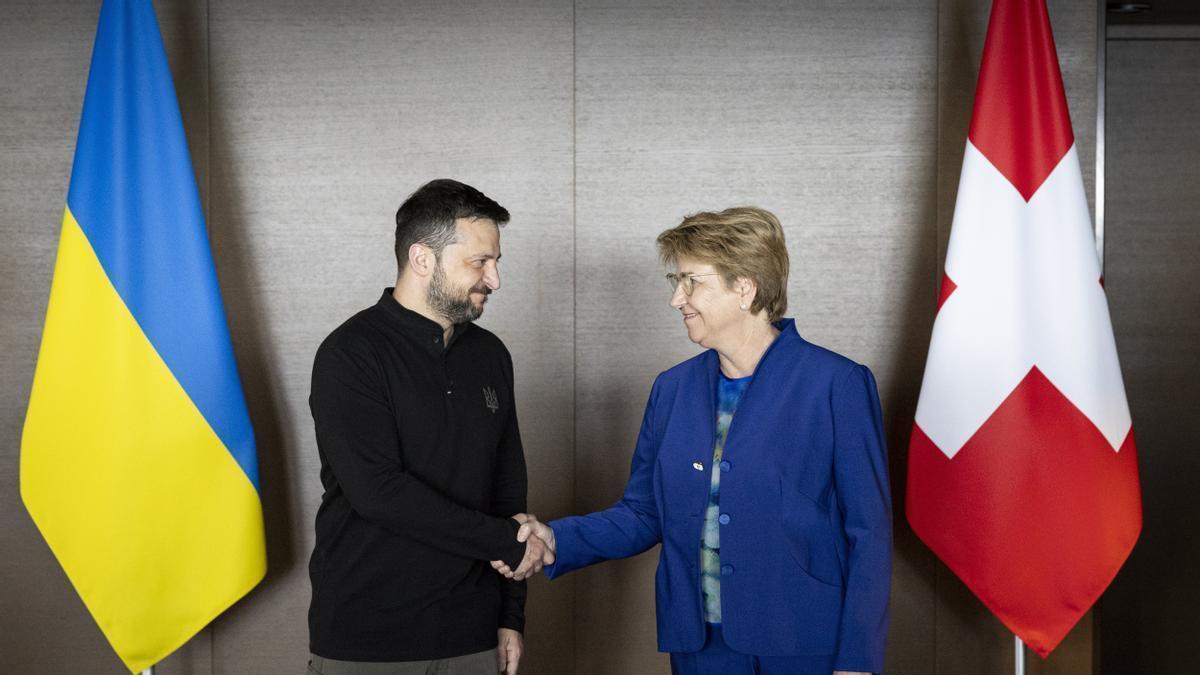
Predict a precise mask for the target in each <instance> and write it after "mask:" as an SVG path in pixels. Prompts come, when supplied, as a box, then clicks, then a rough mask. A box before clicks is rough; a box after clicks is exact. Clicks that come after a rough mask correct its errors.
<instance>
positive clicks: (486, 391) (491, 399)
mask: <svg viewBox="0 0 1200 675" xmlns="http://www.w3.org/2000/svg"><path fill="white" fill-rule="evenodd" d="M483 402H484V404H485V405H486V406H487V407H488V410H491V411H492V413H493V414H495V412H496V411H497V410H499V409H500V401H499V400H498V399H497V398H496V390H495V389H492V388H491V387H484V388H483Z"/></svg>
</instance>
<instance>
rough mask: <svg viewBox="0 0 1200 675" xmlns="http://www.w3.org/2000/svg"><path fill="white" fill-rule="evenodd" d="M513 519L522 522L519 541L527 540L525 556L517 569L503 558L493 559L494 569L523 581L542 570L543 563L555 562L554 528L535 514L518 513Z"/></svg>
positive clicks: (515, 579) (518, 536)
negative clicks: (507, 563) (511, 566)
mask: <svg viewBox="0 0 1200 675" xmlns="http://www.w3.org/2000/svg"><path fill="white" fill-rule="evenodd" d="M513 520H515V521H517V522H518V523H521V528H520V529H519V530H517V541H521V542H525V557H524V558H522V559H521V563H520V564H519V565H518V566H517V569H515V570H513V569H512V568H510V567H509V566H508V565H506V564H505V563H504V561H503V560H493V561H492V569H495V570H496V571H497V572H499V573H500V574H503V575H504V576H505V577H507V578H509V579H512V580H514V581H523V580H525V579H528V578H529V577H531V576H533V575H535V574H537V573H538V572H541V571H542V566H543V565H550V564H552V563H553V562H554V546H555V542H554V530H552V529H551V528H550V526H549V525H546V524H545V523H542V522H541V521H539V520H538V519H537V516H535V515H533V514H525V513H518V514H517V515H515V516H513Z"/></svg>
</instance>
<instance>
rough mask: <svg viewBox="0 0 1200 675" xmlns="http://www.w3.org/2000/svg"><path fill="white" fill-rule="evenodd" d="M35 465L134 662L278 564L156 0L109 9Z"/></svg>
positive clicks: (37, 395)
mask: <svg viewBox="0 0 1200 675" xmlns="http://www.w3.org/2000/svg"><path fill="white" fill-rule="evenodd" d="M20 480H21V496H22V499H23V501H24V503H25V506H26V508H27V509H28V510H29V513H30V515H31V516H32V518H33V520H34V522H35V523H36V524H37V527H38V529H39V530H40V531H41V533H42V536H43V537H44V538H45V540H46V542H47V543H48V544H49V546H50V549H51V550H52V551H53V553H54V555H55V556H56V557H57V559H58V561H59V563H60V564H61V565H62V567H63V570H64V571H65V572H66V574H67V576H68V578H69V579H70V581H71V583H72V584H73V585H74V587H75V589H76V590H77V591H78V593H79V595H80V597H81V598H82V599H83V601H84V603H85V605H86V606H87V608H88V610H89V611H90V612H91V614H92V616H93V617H94V618H95V620H96V623H97V624H98V625H99V627H100V629H101V630H102V631H103V633H104V635H105V637H107V638H108V640H109V642H110V643H111V644H112V646H113V648H114V649H115V650H116V652H117V654H118V656H119V657H120V658H121V660H122V661H124V663H125V665H126V666H127V667H128V668H129V669H130V670H131V671H135V672H136V671H140V670H142V669H144V668H146V667H148V666H150V665H153V664H154V663H156V662H158V661H160V660H161V659H162V658H164V657H165V656H167V655H168V654H170V653H171V652H172V651H174V650H175V649H177V648H178V647H179V646H181V645H182V644H183V643H185V642H186V641H187V640H188V639H190V638H191V637H192V636H193V635H195V633H196V632H198V631H199V630H201V629H203V628H204V627H205V626H206V625H207V624H208V623H209V622H210V621H212V619H213V618H214V617H216V616H217V615H218V614H220V613H221V612H222V611H224V610H225V609H226V608H228V607H229V606H230V605H231V604H232V603H234V602H235V601H236V600H237V599H238V598H240V597H242V596H243V595H245V594H246V593H247V592H248V591H249V590H250V589H251V588H253V587H254V586H255V585H256V584H257V583H258V582H259V581H260V580H261V579H262V578H263V575H264V574H265V571H266V553H265V544H264V535H263V519H262V504H261V499H260V496H259V481H258V464H257V457H256V451H255V445H254V434H253V430H252V429H251V426H250V419H249V415H248V414H247V411H246V404H245V399H244V397H243V394H242V388H241V383H240V380H239V378H238V374H237V369H236V364H235V361H234V355H233V349H232V345H231V342H230V339H229V332H228V328H227V326H226V321H225V313H224V309H223V307H222V303H221V296H220V291H219V289H218V286H217V278H216V273H215V269H214V266H213V261H212V254H211V251H210V249H209V245H208V237H207V232H206V229H205V225H204V217H203V213H202V211H201V208H200V200H199V195H198V193H197V190H196V184H195V178H194V176H193V174H192V167H191V160H190V156H189V153H188V147H187V141H186V139H185V137H184V131H183V124H182V120H181V117H180V114H179V105H178V102H177V101H176V98H175V88H174V85H173V83H172V80H171V73H170V70H169V68H168V64H167V59H166V53H165V51H164V49H163V44H162V38H161V36H160V34H159V30H158V23H157V20H156V18H155V15H154V10H153V8H152V7H151V5H150V2H149V1H148V0H106V1H105V2H104V3H103V6H102V8H101V11H100V20H99V25H98V28H97V32H96V42H95V46H94V48H93V53H92V64H91V72H90V75H89V78H88V84H87V92H86V94H85V97H84V105H83V114H82V117H81V120H80V125H79V137H78V140H77V143H76V149H75V159H74V165H73V168H72V173H71V184H70V189H69V192H68V195H67V208H66V211H65V214H64V216H63V224H62V235H61V239H60V241H59V248H58V258H57V262H56V264H55V269H54V280H53V283H52V285H51V289H50V301H49V305H48V308H47V310H46V324H45V329H44V331H43V335H42V344H41V349H40V351H39V354H38V362H37V368H36V372H35V375H34V382H33V388H32V393H31V395H30V401H29V409H28V412H27V414H26V418H25V427H24V432H23V435H22V439H21V479H20Z"/></svg>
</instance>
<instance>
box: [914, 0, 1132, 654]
mask: <svg viewBox="0 0 1200 675" xmlns="http://www.w3.org/2000/svg"><path fill="white" fill-rule="evenodd" d="M907 514H908V520H909V523H910V524H911V525H912V527H913V530H914V531H915V532H916V533H917V535H918V536H919V537H920V538H921V539H922V540H923V541H924V542H925V543H926V544H927V545H928V546H929V547H930V548H931V549H932V550H933V552H934V553H936V554H937V555H938V557H940V558H941V559H942V561H944V562H945V563H946V565H947V566H949V567H950V569H951V570H953V571H954V573H955V574H957V575H958V576H959V577H960V578H961V579H962V580H963V582H964V583H966V585H967V586H968V587H969V588H970V589H971V590H972V591H973V592H974V593H975V595H977V596H978V597H979V599H980V600H982V601H983V603H984V604H985V605H987V607H988V608H989V609H991V611H992V612H993V613H994V614H995V615H996V616H997V617H998V618H999V619H1000V620H1001V621H1002V622H1003V623H1004V624H1005V625H1006V626H1008V628H1009V629H1011V630H1012V631H1013V632H1014V633H1015V634H1016V635H1017V636H1019V637H1020V638H1021V639H1022V640H1023V641H1024V642H1025V643H1026V644H1027V645H1029V646H1030V647H1031V648H1033V649H1034V650H1035V651H1036V652H1037V653H1038V654H1040V655H1042V656H1043V657H1044V656H1046V655H1047V654H1049V653H1050V651H1051V650H1053V649H1054V648H1055V646H1057V645H1058V644H1059V642H1060V641H1062V639H1063V637H1065V636H1066V634H1067V632H1068V631H1070V629H1071V627H1072V626H1074V625H1075V624H1076V623H1077V622H1078V621H1079V619H1080V618H1081V617H1082V616H1083V614H1084V613H1085V612H1087V610H1088V609H1089V608H1090V607H1091V606H1092V604H1093V603H1095V601H1096V599H1097V598H1098V597H1099V596H1100V594H1101V593H1102V592H1103V591H1104V589H1105V588H1106V587H1107V586H1108V584H1109V582H1110V581H1111V580H1112V578H1113V577H1114V576H1115V575H1116V573H1117V570H1118V569H1120V567H1121V565H1122V564H1123V563H1124V561H1125V559H1126V558H1127V557H1128V555H1129V552H1130V551H1131V550H1132V549H1133V545H1134V542H1135V541H1136V540H1137V538H1138V533H1139V532H1140V531H1141V526H1142V510H1141V489H1140V484H1139V481H1138V468H1137V449H1136V447H1135V444H1134V438H1133V426H1132V422H1131V420H1130V415H1129V405H1128V403H1127V402H1126V399H1125V386H1124V384H1123V382H1122V379H1121V368H1120V365H1119V364H1118V361H1117V349H1116V344H1115V342H1114V339H1113V332H1112V325H1111V322H1110V320H1109V313H1108V305H1107V301H1106V299H1105V295H1104V288H1103V284H1102V280H1101V276H1100V265H1099V260H1098V258H1097V255H1096V243H1095V238H1094V236H1093V232H1092V226H1091V218H1090V216H1089V215H1088V207H1087V197H1086V195H1085V193H1084V189H1083V179H1082V176H1081V174H1080V170H1079V158H1078V155H1077V154H1076V147H1075V139H1074V135H1073V133H1072V130H1071V120H1070V117H1069V116H1068V114H1067V101H1066V96H1065V94H1064V91H1063V84H1062V76H1061V73H1060V71H1059V66H1058V56H1057V54H1056V52H1055V48H1054V38H1053V36H1052V34H1051V31H1050V20H1049V17H1048V16H1047V13H1046V5H1045V2H1044V0H996V1H995V2H994V3H993V5H992V14H991V19H990V23H989V25H988V34H987V39H986V42H985V45H984V52H983V64H982V66H981V67H980V71H979V83H978V87H977V89H976V93H975V109H974V113H973V115H972V120H971V128H970V132H969V136H968V140H967V148H966V154H965V156H964V158H963V167H962V176H961V179H960V183H959V187H958V197H957V203H956V206H955V210H954V222H953V227H952V230H951V234H950V243H949V248H948V249H947V253H946V267H945V276H944V277H943V279H942V290H941V297H940V299H939V302H938V314H937V318H936V320H935V322H934V327H933V337H932V340H931V343H930V346H929V356H928V360H927V363H926V366H925V377H924V381H923V382H922V384H921V395H920V400H919V402H918V404H917V412H916V423H915V425H914V427H913V431H912V439H911V442H910V445H909V470H908V498H907Z"/></svg>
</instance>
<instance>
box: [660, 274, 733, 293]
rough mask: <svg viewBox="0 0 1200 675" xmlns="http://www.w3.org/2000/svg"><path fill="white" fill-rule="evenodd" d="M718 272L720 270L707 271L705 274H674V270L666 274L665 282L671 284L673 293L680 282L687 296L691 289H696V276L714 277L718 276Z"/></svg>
mask: <svg viewBox="0 0 1200 675" xmlns="http://www.w3.org/2000/svg"><path fill="white" fill-rule="evenodd" d="M720 274H721V273H720V272H708V273H705V274H675V273H674V272H672V273H669V274H667V283H668V284H670V285H671V292H672V293H674V292H675V289H676V288H678V287H679V285H680V284H682V285H683V294H684V295H686V296H688V297H691V295H692V291H694V290H696V278H697V277H715V276H720Z"/></svg>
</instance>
